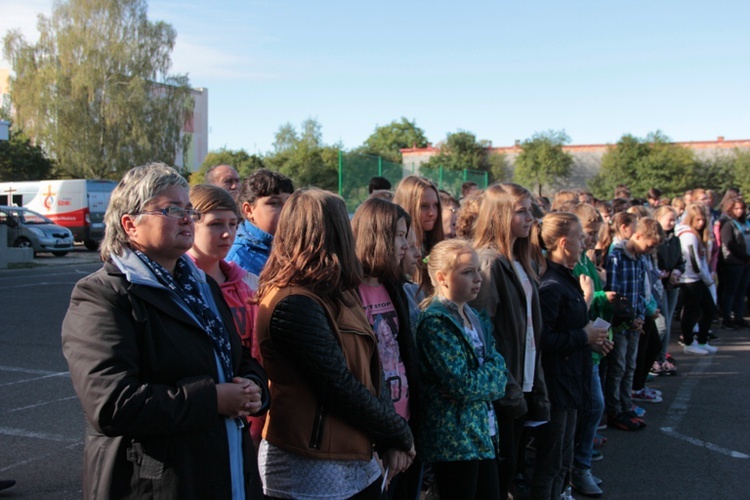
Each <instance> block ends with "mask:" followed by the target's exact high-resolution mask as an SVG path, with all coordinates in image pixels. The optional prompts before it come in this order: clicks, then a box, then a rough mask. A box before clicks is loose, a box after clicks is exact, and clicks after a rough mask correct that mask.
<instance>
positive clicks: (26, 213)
mask: <svg viewBox="0 0 750 500" xmlns="http://www.w3.org/2000/svg"><path fill="white" fill-rule="evenodd" d="M10 213H11V215H13V217H16V218H17V219H18V220H20V221H21V223H23V224H54V223H53V222H52V221H51V220H49V219H48V218H47V217H45V216H43V215H42V214H38V213H36V212H32V211H31V210H12V211H11V212H10Z"/></svg>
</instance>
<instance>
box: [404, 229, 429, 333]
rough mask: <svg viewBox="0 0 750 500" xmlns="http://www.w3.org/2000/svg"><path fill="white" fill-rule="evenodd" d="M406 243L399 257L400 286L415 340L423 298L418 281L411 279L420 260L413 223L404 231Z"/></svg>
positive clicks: (420, 253)
mask: <svg viewBox="0 0 750 500" xmlns="http://www.w3.org/2000/svg"><path fill="white" fill-rule="evenodd" d="M406 243H407V244H408V245H409V248H407V249H406V252H405V253H404V257H403V258H402V259H401V273H402V275H403V284H402V287H403V289H404V293H405V294H406V301H407V303H408V304H409V320H410V321H411V330H412V335H413V336H414V337H415V342H416V334H417V318H418V317H419V313H420V312H422V310H421V309H420V308H419V303H420V302H422V301H423V300H424V292H423V291H422V290H420V288H419V283H415V282H414V281H412V277H413V276H414V274H415V273H416V272H417V265H418V264H419V262H420V261H421V260H422V250H421V248H420V247H421V245H419V244H418V243H417V235H416V234H415V233H414V226H413V225H412V226H411V227H409V231H407V233H406Z"/></svg>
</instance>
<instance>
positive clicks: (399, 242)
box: [393, 217, 409, 262]
mask: <svg viewBox="0 0 750 500" xmlns="http://www.w3.org/2000/svg"><path fill="white" fill-rule="evenodd" d="M393 247H394V248H395V249H396V262H401V259H403V258H404V254H406V251H407V250H409V242H408V241H407V240H406V219H404V218H403V217H402V218H400V219H399V220H398V222H396V239H395V240H394V242H393Z"/></svg>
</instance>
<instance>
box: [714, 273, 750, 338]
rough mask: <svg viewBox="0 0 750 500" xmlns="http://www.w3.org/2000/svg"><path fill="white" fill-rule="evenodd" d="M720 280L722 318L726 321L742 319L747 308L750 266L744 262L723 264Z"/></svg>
mask: <svg viewBox="0 0 750 500" xmlns="http://www.w3.org/2000/svg"><path fill="white" fill-rule="evenodd" d="M719 280H720V281H719V282H720V283H721V295H720V296H719V302H720V304H721V319H722V320H724V323H731V322H732V313H734V320H735V321H742V319H743V313H744V309H745V294H746V292H747V286H748V282H750V266H745V265H742V264H726V263H724V264H722V265H721V266H720V268H719Z"/></svg>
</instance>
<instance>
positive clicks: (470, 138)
mask: <svg viewBox="0 0 750 500" xmlns="http://www.w3.org/2000/svg"><path fill="white" fill-rule="evenodd" d="M424 166H425V167H428V168H437V167H441V166H442V167H443V168H444V169H446V170H464V169H468V170H481V171H484V172H489V174H490V175H489V177H490V182H494V181H501V180H507V179H508V178H509V177H510V169H509V167H508V164H507V162H506V159H505V155H502V154H498V153H493V152H492V150H491V149H490V144H489V142H488V141H484V140H483V141H477V137H476V135H474V134H473V133H471V132H467V131H465V130H459V131H457V132H454V133H451V134H448V136H447V137H446V139H445V142H444V143H443V144H442V145H441V146H440V151H439V152H438V154H436V155H435V156H433V157H431V158H430V159H429V161H428V162H427V163H426V164H424Z"/></svg>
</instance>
